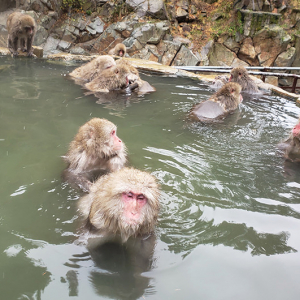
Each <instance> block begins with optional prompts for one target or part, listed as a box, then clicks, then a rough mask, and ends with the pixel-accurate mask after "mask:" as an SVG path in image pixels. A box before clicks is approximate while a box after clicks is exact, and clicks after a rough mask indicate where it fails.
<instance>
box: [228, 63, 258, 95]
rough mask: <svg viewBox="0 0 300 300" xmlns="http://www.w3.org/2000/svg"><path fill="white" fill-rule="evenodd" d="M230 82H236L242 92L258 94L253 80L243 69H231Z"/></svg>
mask: <svg viewBox="0 0 300 300" xmlns="http://www.w3.org/2000/svg"><path fill="white" fill-rule="evenodd" d="M229 81H230V82H237V83H238V84H240V85H241V87H242V92H246V93H250V94H257V93H259V90H258V87H257V85H256V83H255V82H254V80H253V79H252V78H251V77H250V76H249V74H248V72H247V70H246V69H245V68H244V67H237V68H233V69H232V70H231V72H230V78H229Z"/></svg>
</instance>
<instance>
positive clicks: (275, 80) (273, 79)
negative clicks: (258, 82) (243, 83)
mask: <svg viewBox="0 0 300 300" xmlns="http://www.w3.org/2000/svg"><path fill="white" fill-rule="evenodd" d="M265 83H269V84H272V85H275V86H278V77H277V76H267V77H266V80H265Z"/></svg>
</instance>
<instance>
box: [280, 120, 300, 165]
mask: <svg viewBox="0 0 300 300" xmlns="http://www.w3.org/2000/svg"><path fill="white" fill-rule="evenodd" d="M278 147H279V149H280V150H282V151H283V153H284V157H285V159H286V160H289V161H292V162H297V163H299V162H300V119H299V120H298V123H297V124H296V126H295V127H294V128H293V129H292V132H291V134H290V136H289V138H288V139H287V140H286V141H285V142H283V143H281V144H279V145H278Z"/></svg>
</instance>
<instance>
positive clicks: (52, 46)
mask: <svg viewBox="0 0 300 300" xmlns="http://www.w3.org/2000/svg"><path fill="white" fill-rule="evenodd" d="M59 42H60V40H58V39H55V38H53V37H52V36H49V37H48V38H47V41H46V44H45V46H44V52H45V54H48V53H53V51H54V50H56V49H57V46H58V44H59Z"/></svg>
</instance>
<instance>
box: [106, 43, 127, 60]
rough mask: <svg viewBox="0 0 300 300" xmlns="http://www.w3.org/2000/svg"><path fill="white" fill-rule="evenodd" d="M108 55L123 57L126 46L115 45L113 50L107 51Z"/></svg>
mask: <svg viewBox="0 0 300 300" xmlns="http://www.w3.org/2000/svg"><path fill="white" fill-rule="evenodd" d="M108 54H109V55H117V56H121V57H123V56H125V54H126V46H125V45H124V44H122V43H119V44H117V45H116V46H115V47H114V48H112V49H110V50H109V51H108Z"/></svg>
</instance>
